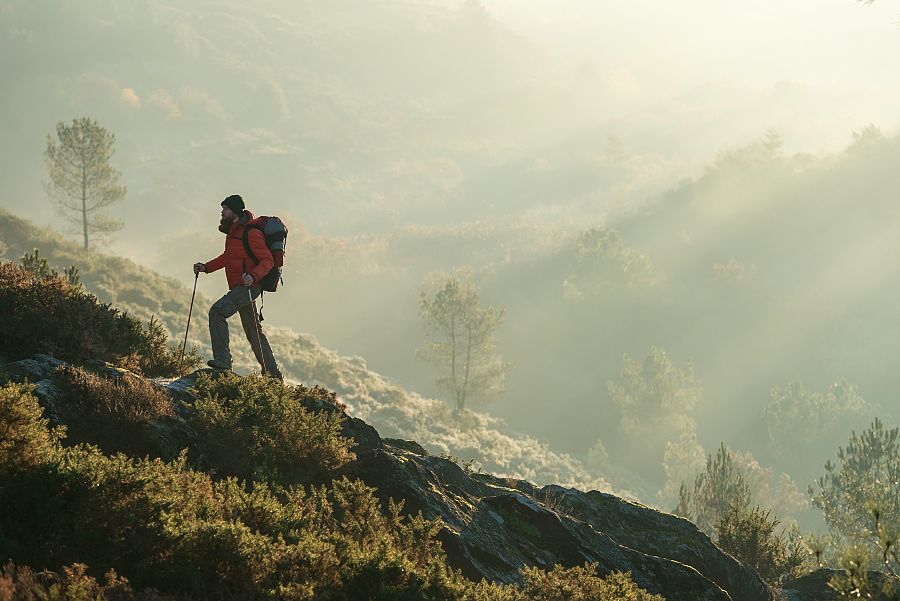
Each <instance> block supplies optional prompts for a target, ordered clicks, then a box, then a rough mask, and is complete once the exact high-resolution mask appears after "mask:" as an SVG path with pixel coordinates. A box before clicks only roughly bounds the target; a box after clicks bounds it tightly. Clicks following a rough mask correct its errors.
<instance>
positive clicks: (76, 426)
mask: <svg viewBox="0 0 900 601" xmlns="http://www.w3.org/2000/svg"><path fill="white" fill-rule="evenodd" d="M55 380H56V383H57V386H58V387H59V390H60V393H61V394H60V395H59V397H58V400H57V402H56V409H57V412H58V414H59V417H60V419H61V420H62V421H63V422H65V424H66V426H67V429H68V441H69V442H70V443H80V442H90V443H92V444H96V445H98V446H99V447H100V448H101V449H103V450H104V451H106V452H108V453H109V452H117V451H121V452H124V453H126V454H128V455H131V456H135V455H137V456H141V455H145V454H150V455H152V456H155V457H158V456H166V457H171V456H172V455H173V449H171V448H168V447H164V446H163V443H165V442H166V441H165V440H164V439H163V437H162V436H161V435H160V432H159V430H158V429H157V428H155V427H154V425H155V424H156V423H157V422H159V421H160V420H163V419H165V418H168V417H171V416H172V415H173V413H174V412H173V409H172V401H171V399H170V398H169V395H168V393H167V392H166V391H165V390H163V389H162V388H160V387H158V386H156V385H154V384H153V383H151V382H148V381H147V380H145V379H143V378H138V377H135V376H132V375H131V374H128V373H125V374H123V375H122V376H121V377H118V378H111V377H106V376H101V375H97V374H95V373H91V372H89V371H86V370H85V369H83V368H80V367H72V366H68V365H66V366H62V367H60V368H59V369H58V370H57V372H56V377H55ZM174 451H176V452H177V449H175V450H174Z"/></svg>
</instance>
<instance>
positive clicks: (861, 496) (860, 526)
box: [809, 419, 900, 551]
mask: <svg viewBox="0 0 900 601" xmlns="http://www.w3.org/2000/svg"><path fill="white" fill-rule="evenodd" d="M837 456H838V462H839V463H838V464H834V463H832V462H831V461H828V462H827V463H826V464H825V472H826V473H825V475H824V476H822V477H821V478H819V479H818V480H817V481H816V484H815V486H810V487H809V494H810V497H811V498H812V502H813V505H815V506H816V507H818V508H819V509H821V510H822V513H823V514H824V517H825V522H826V523H827V524H828V526H829V528H830V529H831V531H832V533H833V534H834V535H835V536H836V537H837V538H838V540H843V541H846V542H852V543H859V544H862V545H868V546H869V548H870V549H871V550H872V551H877V550H878V549H877V546H878V545H876V544H873V542H872V541H873V540H875V539H877V537H878V535H879V532H878V529H879V527H883V528H884V529H885V530H886V531H890V532H900V429H898V428H893V429H890V430H886V429H885V428H884V425H883V424H882V423H881V420H879V419H875V421H874V422H873V423H872V425H870V426H869V428H868V429H867V430H865V431H864V432H862V433H861V434H857V433H856V432H853V434H852V435H851V437H850V443H849V444H848V445H847V447H846V448H838V452H837Z"/></svg>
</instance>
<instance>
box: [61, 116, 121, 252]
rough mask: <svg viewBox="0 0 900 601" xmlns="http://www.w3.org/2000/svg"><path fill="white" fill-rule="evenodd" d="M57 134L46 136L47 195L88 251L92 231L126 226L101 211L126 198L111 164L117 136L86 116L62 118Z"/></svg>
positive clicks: (117, 174) (105, 230)
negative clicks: (68, 123) (79, 236)
mask: <svg viewBox="0 0 900 601" xmlns="http://www.w3.org/2000/svg"><path fill="white" fill-rule="evenodd" d="M56 136H57V140H54V139H53V137H52V136H49V135H48V136H47V150H46V151H45V152H44V158H45V159H46V162H47V171H48V175H49V176H50V181H49V182H47V185H46V188H47V194H48V195H49V196H50V198H51V199H52V200H54V201H55V202H56V204H57V205H58V206H59V208H60V212H61V213H62V214H63V215H64V216H65V217H66V219H68V220H69V221H70V222H71V223H73V224H74V225H76V226H78V229H80V230H81V233H82V236H83V238H84V249H85V250H88V248H89V234H91V233H109V232H115V231H118V230H120V229H121V228H122V225H123V223H122V222H121V221H119V220H117V219H112V218H110V217H108V216H107V215H104V214H103V213H102V212H101V210H102V209H104V208H106V207H108V206H110V205H112V204H114V203H116V202H119V201H120V200H122V199H123V198H125V193H126V189H125V187H124V186H120V185H119V176H120V175H121V174H120V173H119V172H118V171H116V170H115V169H113V168H112V167H111V166H110V164H109V160H110V159H111V158H112V155H113V153H114V148H113V145H114V144H115V140H116V137H115V135H113V134H111V133H109V132H108V131H106V129H104V128H103V127H101V126H100V125H99V124H98V123H97V122H96V121H94V120H91V119H88V118H87V117H82V118H80V119H74V120H73V121H72V124H71V125H66V124H65V123H63V122H61V121H60V122H59V123H58V124H57V126H56Z"/></svg>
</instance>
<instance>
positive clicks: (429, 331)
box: [418, 276, 510, 411]
mask: <svg viewBox="0 0 900 601" xmlns="http://www.w3.org/2000/svg"><path fill="white" fill-rule="evenodd" d="M419 314H420V315H421V317H422V321H423V323H424V326H425V337H426V341H425V344H426V346H425V348H424V349H423V350H421V351H419V352H418V355H419V356H420V357H421V358H423V359H425V360H427V361H430V362H431V363H433V364H435V365H436V366H437V367H438V368H439V369H440V370H441V375H440V376H439V377H438V380H437V383H438V386H440V387H441V388H443V389H445V390H447V391H449V392H450V393H451V394H452V395H453V398H454V400H455V401H456V410H457V411H462V410H463V409H465V407H466V403H467V402H468V401H473V400H487V399H489V398H491V397H494V396H497V395H499V394H501V393H502V392H503V383H504V378H505V375H506V371H507V370H508V369H509V367H510V363H507V362H505V361H503V360H502V359H501V358H500V356H499V355H498V354H497V352H496V341H495V339H494V332H495V331H496V330H497V328H498V327H500V325H501V324H502V323H503V319H504V310H503V309H502V308H495V307H490V306H488V307H484V308H482V307H481V301H480V299H479V294H478V288H477V287H476V286H475V284H474V283H473V282H472V281H471V279H469V278H468V277H465V276H463V277H457V276H451V277H447V278H446V279H444V280H443V281H442V282H441V283H440V284H439V285H438V286H437V287H436V289H435V290H433V291H424V290H423V291H422V292H421V293H420V295H419Z"/></svg>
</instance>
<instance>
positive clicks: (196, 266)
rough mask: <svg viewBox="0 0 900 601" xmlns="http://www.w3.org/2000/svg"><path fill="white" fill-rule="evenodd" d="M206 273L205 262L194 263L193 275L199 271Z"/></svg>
mask: <svg viewBox="0 0 900 601" xmlns="http://www.w3.org/2000/svg"><path fill="white" fill-rule="evenodd" d="M201 271H202V272H203V273H206V264H205V263H194V275H197V274H198V273H200V272H201Z"/></svg>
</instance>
